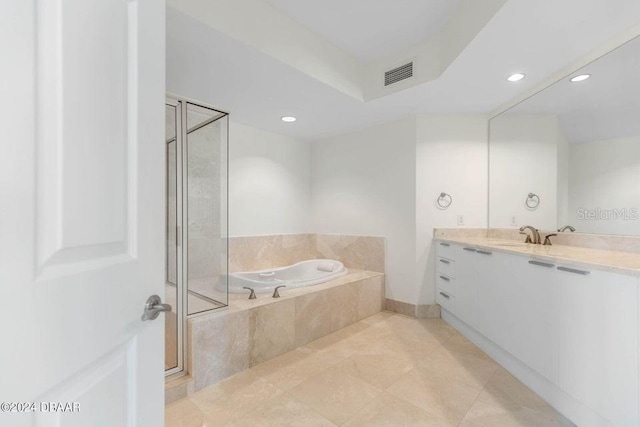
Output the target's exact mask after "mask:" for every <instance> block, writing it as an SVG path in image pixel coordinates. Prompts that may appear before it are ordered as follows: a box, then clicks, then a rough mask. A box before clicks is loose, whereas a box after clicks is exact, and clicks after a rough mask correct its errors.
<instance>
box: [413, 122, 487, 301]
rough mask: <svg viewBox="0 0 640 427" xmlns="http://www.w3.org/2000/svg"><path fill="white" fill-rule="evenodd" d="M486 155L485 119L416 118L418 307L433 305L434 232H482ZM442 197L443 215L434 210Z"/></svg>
mask: <svg viewBox="0 0 640 427" xmlns="http://www.w3.org/2000/svg"><path fill="white" fill-rule="evenodd" d="M487 155H488V146H487V117H485V116H480V115H461V116H457V115H456V116H454V115H447V116H419V117H418V118H417V145H416V238H417V239H416V260H417V262H416V277H417V283H418V295H417V304H434V303H435V271H434V270H435V248H432V240H433V239H432V237H433V229H434V228H459V227H470V228H486V226H487V179H488V159H487ZM441 192H446V193H449V194H451V196H452V198H453V202H452V204H451V206H450V207H449V208H448V209H446V210H440V209H438V208H437V207H436V206H435V200H436V198H437V196H438V195H439V194H440V193H441ZM458 216H462V218H463V220H464V225H458V223H457V221H458Z"/></svg>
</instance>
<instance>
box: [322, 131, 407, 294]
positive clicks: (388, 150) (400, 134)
mask: <svg viewBox="0 0 640 427" xmlns="http://www.w3.org/2000/svg"><path fill="white" fill-rule="evenodd" d="M415 142H416V128H415V119H414V118H408V119H406V120H401V121H396V122H391V123H386V124H382V125H379V126H375V127H373V128H369V129H366V130H362V131H359V132H354V133H350V134H347V135H342V136H337V137H332V138H328V139H324V140H320V141H316V142H314V143H313V146H312V156H311V157H312V177H311V183H312V190H311V193H312V204H311V215H312V227H311V228H312V230H311V231H313V232H317V233H330V234H331V233H335V234H356V235H374V236H384V237H386V239H387V247H386V254H387V255H386V264H387V265H386V274H387V278H386V284H387V290H386V292H387V298H391V299H394V300H397V301H403V302H408V303H412V304H415V301H416V295H417V285H416V277H415V271H416V269H415V259H416V254H415V215H416V209H415V203H416V200H415V191H416V190H415V189H416V180H415V165H416V163H415V150H416V145H415Z"/></svg>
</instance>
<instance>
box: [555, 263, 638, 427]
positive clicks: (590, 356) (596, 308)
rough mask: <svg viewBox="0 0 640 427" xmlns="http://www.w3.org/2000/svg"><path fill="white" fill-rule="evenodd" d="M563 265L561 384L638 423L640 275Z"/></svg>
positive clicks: (610, 415)
mask: <svg viewBox="0 0 640 427" xmlns="http://www.w3.org/2000/svg"><path fill="white" fill-rule="evenodd" d="M559 269H560V270H557V272H556V275H555V276H556V277H555V280H554V282H555V284H556V285H557V287H558V302H559V312H558V323H557V325H558V326H557V329H558V333H559V341H558V342H559V355H558V356H559V357H558V361H559V365H560V366H559V378H558V382H557V384H558V385H559V386H560V388H562V389H563V390H564V391H566V392H567V393H569V394H570V395H572V396H573V397H575V398H576V399H577V400H579V401H581V402H585V404H586V405H587V406H588V407H590V408H592V409H593V410H594V411H596V412H597V413H598V414H600V415H602V416H603V417H605V418H607V419H608V420H610V421H611V423H612V424H613V425H616V426H630V425H638V293H637V292H638V291H637V279H636V278H635V277H632V276H625V275H621V274H615V273H608V272H603V271H597V270H585V269H582V268H581V269H574V268H567V267H566V266H562V265H560V266H559Z"/></svg>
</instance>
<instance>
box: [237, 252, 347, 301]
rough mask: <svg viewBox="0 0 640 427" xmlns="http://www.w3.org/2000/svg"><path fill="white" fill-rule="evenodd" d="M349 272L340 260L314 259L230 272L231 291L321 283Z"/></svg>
mask: <svg viewBox="0 0 640 427" xmlns="http://www.w3.org/2000/svg"><path fill="white" fill-rule="evenodd" d="M346 274H347V269H346V268H345V267H344V264H342V263H341V262H340V261H335V260H331V259H313V260H308V261H302V262H299V263H297V264H293V265H290V266H287V267H279V268H272V269H269V270H260V271H243V272H239V273H230V274H229V292H230V293H246V292H247V290H246V289H243V288H244V287H249V288H253V289H254V290H255V291H256V293H267V292H273V290H274V289H275V288H276V286H282V285H285V286H286V287H287V288H286V289H293V288H302V287H305V286H313V285H319V284H320V283H324V282H328V281H329V280H333V279H336V278H338V277H341V276H344V275H346Z"/></svg>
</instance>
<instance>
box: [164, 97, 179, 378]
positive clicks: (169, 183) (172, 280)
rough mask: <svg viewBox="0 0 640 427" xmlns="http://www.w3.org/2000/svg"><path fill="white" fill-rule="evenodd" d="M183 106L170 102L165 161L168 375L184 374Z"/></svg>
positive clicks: (166, 121)
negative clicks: (181, 222)
mask: <svg viewBox="0 0 640 427" xmlns="http://www.w3.org/2000/svg"><path fill="white" fill-rule="evenodd" d="M180 117H181V103H180V102H179V101H173V100H167V103H166V104H165V140H166V144H165V159H166V182H165V194H166V212H165V218H166V248H165V250H166V256H165V260H166V263H165V277H166V280H165V298H164V299H165V301H166V302H167V303H168V304H170V305H171V308H172V309H171V312H170V313H166V317H165V356H164V369H165V372H167V373H174V372H179V371H181V370H182V355H183V352H182V324H183V322H182V313H183V310H182V295H181V292H180V285H181V282H182V281H181V280H180V272H179V270H180V267H181V260H180V256H179V253H178V249H179V230H180V227H179V226H178V224H179V217H180V203H179V200H180V198H179V193H180V186H179V169H180V167H179V166H180V164H179V161H178V156H179V151H180V150H179V146H180V141H181V140H182V138H181V137H180V134H181V132H180V121H181V120H180Z"/></svg>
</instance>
